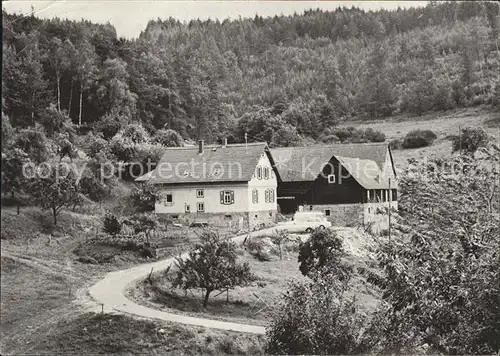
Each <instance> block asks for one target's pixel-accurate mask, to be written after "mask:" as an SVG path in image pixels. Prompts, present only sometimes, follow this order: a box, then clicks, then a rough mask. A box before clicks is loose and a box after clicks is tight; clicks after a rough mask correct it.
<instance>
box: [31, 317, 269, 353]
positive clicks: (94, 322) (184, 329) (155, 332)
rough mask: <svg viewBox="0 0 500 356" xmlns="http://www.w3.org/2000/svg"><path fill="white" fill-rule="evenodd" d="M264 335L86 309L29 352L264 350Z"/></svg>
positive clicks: (247, 351) (210, 351)
mask: <svg viewBox="0 0 500 356" xmlns="http://www.w3.org/2000/svg"><path fill="white" fill-rule="evenodd" d="M263 345H264V338H263V337H262V336H254V335H246V334H238V333H231V332H219V331H213V330H209V329H204V328H196V327H188V326H182V325H178V324H173V323H169V324H166V323H161V322H159V321H150V320H143V319H137V318H132V317H129V316H124V315H110V314H104V315H100V314H94V313H85V314H81V315H79V316H77V317H75V318H71V319H69V320H63V321H61V322H60V323H59V324H58V325H57V329H54V330H52V332H49V333H47V334H46V335H45V337H44V338H43V339H42V340H40V341H39V342H38V343H37V344H36V345H33V347H31V348H29V352H31V353H33V352H36V353H37V354H54V353H66V354H67V353H76V354H97V353H105V354H135V355H136V354H150V355H200V354H209V355H221V354H229V355H234V354H243V355H244V354H249V355H258V354H262V353H263Z"/></svg>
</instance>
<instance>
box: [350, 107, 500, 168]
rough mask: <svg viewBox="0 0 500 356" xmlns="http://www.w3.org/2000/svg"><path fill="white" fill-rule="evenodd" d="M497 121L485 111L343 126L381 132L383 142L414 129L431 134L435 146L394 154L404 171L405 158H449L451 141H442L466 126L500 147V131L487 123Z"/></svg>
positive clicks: (493, 114)
mask: <svg viewBox="0 0 500 356" xmlns="http://www.w3.org/2000/svg"><path fill="white" fill-rule="evenodd" d="M499 117H500V113H498V112H492V111H491V110H490V109H488V108H485V107H477V108H469V109H460V110H452V111H449V112H444V113H432V114H428V115H423V116H418V117H415V116H408V115H399V116H394V117H392V118H388V119H385V120H374V121H349V122H346V123H344V125H343V126H354V127H356V128H362V129H366V128H368V127H371V128H373V129H374V130H378V131H381V132H383V133H384V134H385V135H386V140H387V141H390V140H393V139H403V138H404V136H405V135H406V134H407V133H408V132H410V131H412V130H415V129H421V130H432V131H434V132H435V133H436V135H437V136H438V139H437V140H436V142H435V143H434V145H432V146H430V147H424V148H417V149H408V150H394V151H393V157H394V160H395V162H394V163H395V164H396V167H397V168H398V169H400V170H401V169H404V168H405V167H406V166H407V160H408V158H423V157H426V156H430V155H438V156H441V155H450V154H451V141H449V140H447V139H445V137H446V136H448V135H458V132H459V128H460V127H462V128H464V127H467V126H474V127H477V126H480V127H483V128H484V129H485V130H486V131H487V132H488V133H489V134H490V135H492V136H493V137H494V138H496V141H497V142H498V143H500V129H499V128H498V126H496V127H494V126H492V125H489V124H488V121H490V120H494V119H497V120H498V118H499Z"/></svg>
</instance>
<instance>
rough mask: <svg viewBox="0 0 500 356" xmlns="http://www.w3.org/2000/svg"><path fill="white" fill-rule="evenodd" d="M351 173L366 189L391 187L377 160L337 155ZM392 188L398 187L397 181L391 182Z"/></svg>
mask: <svg viewBox="0 0 500 356" xmlns="http://www.w3.org/2000/svg"><path fill="white" fill-rule="evenodd" d="M335 158H336V159H337V160H338V161H339V162H340V163H341V164H342V166H343V167H344V168H345V169H346V170H347V171H348V172H349V174H350V175H351V176H352V177H353V178H354V179H356V181H357V182H358V183H359V184H360V185H361V186H362V187H363V188H365V189H389V180H388V179H386V178H385V177H384V176H383V174H382V171H381V170H380V169H379V168H378V166H377V165H376V163H375V161H372V160H367V159H358V158H347V157H340V156H335ZM390 186H391V189H396V188H397V187H398V184H397V181H395V180H392V181H391V182H390Z"/></svg>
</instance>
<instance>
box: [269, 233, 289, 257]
mask: <svg viewBox="0 0 500 356" xmlns="http://www.w3.org/2000/svg"><path fill="white" fill-rule="evenodd" d="M289 239H290V234H289V233H288V231H286V230H276V231H275V232H274V234H273V235H272V236H271V241H272V242H273V244H275V245H276V246H277V247H278V250H279V254H280V261H281V260H282V259H283V253H282V247H283V244H284V243H285V242H286V241H288V240H289Z"/></svg>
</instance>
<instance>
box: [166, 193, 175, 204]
mask: <svg viewBox="0 0 500 356" xmlns="http://www.w3.org/2000/svg"><path fill="white" fill-rule="evenodd" d="M173 203H174V199H173V196H172V193H168V194H165V205H173Z"/></svg>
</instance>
